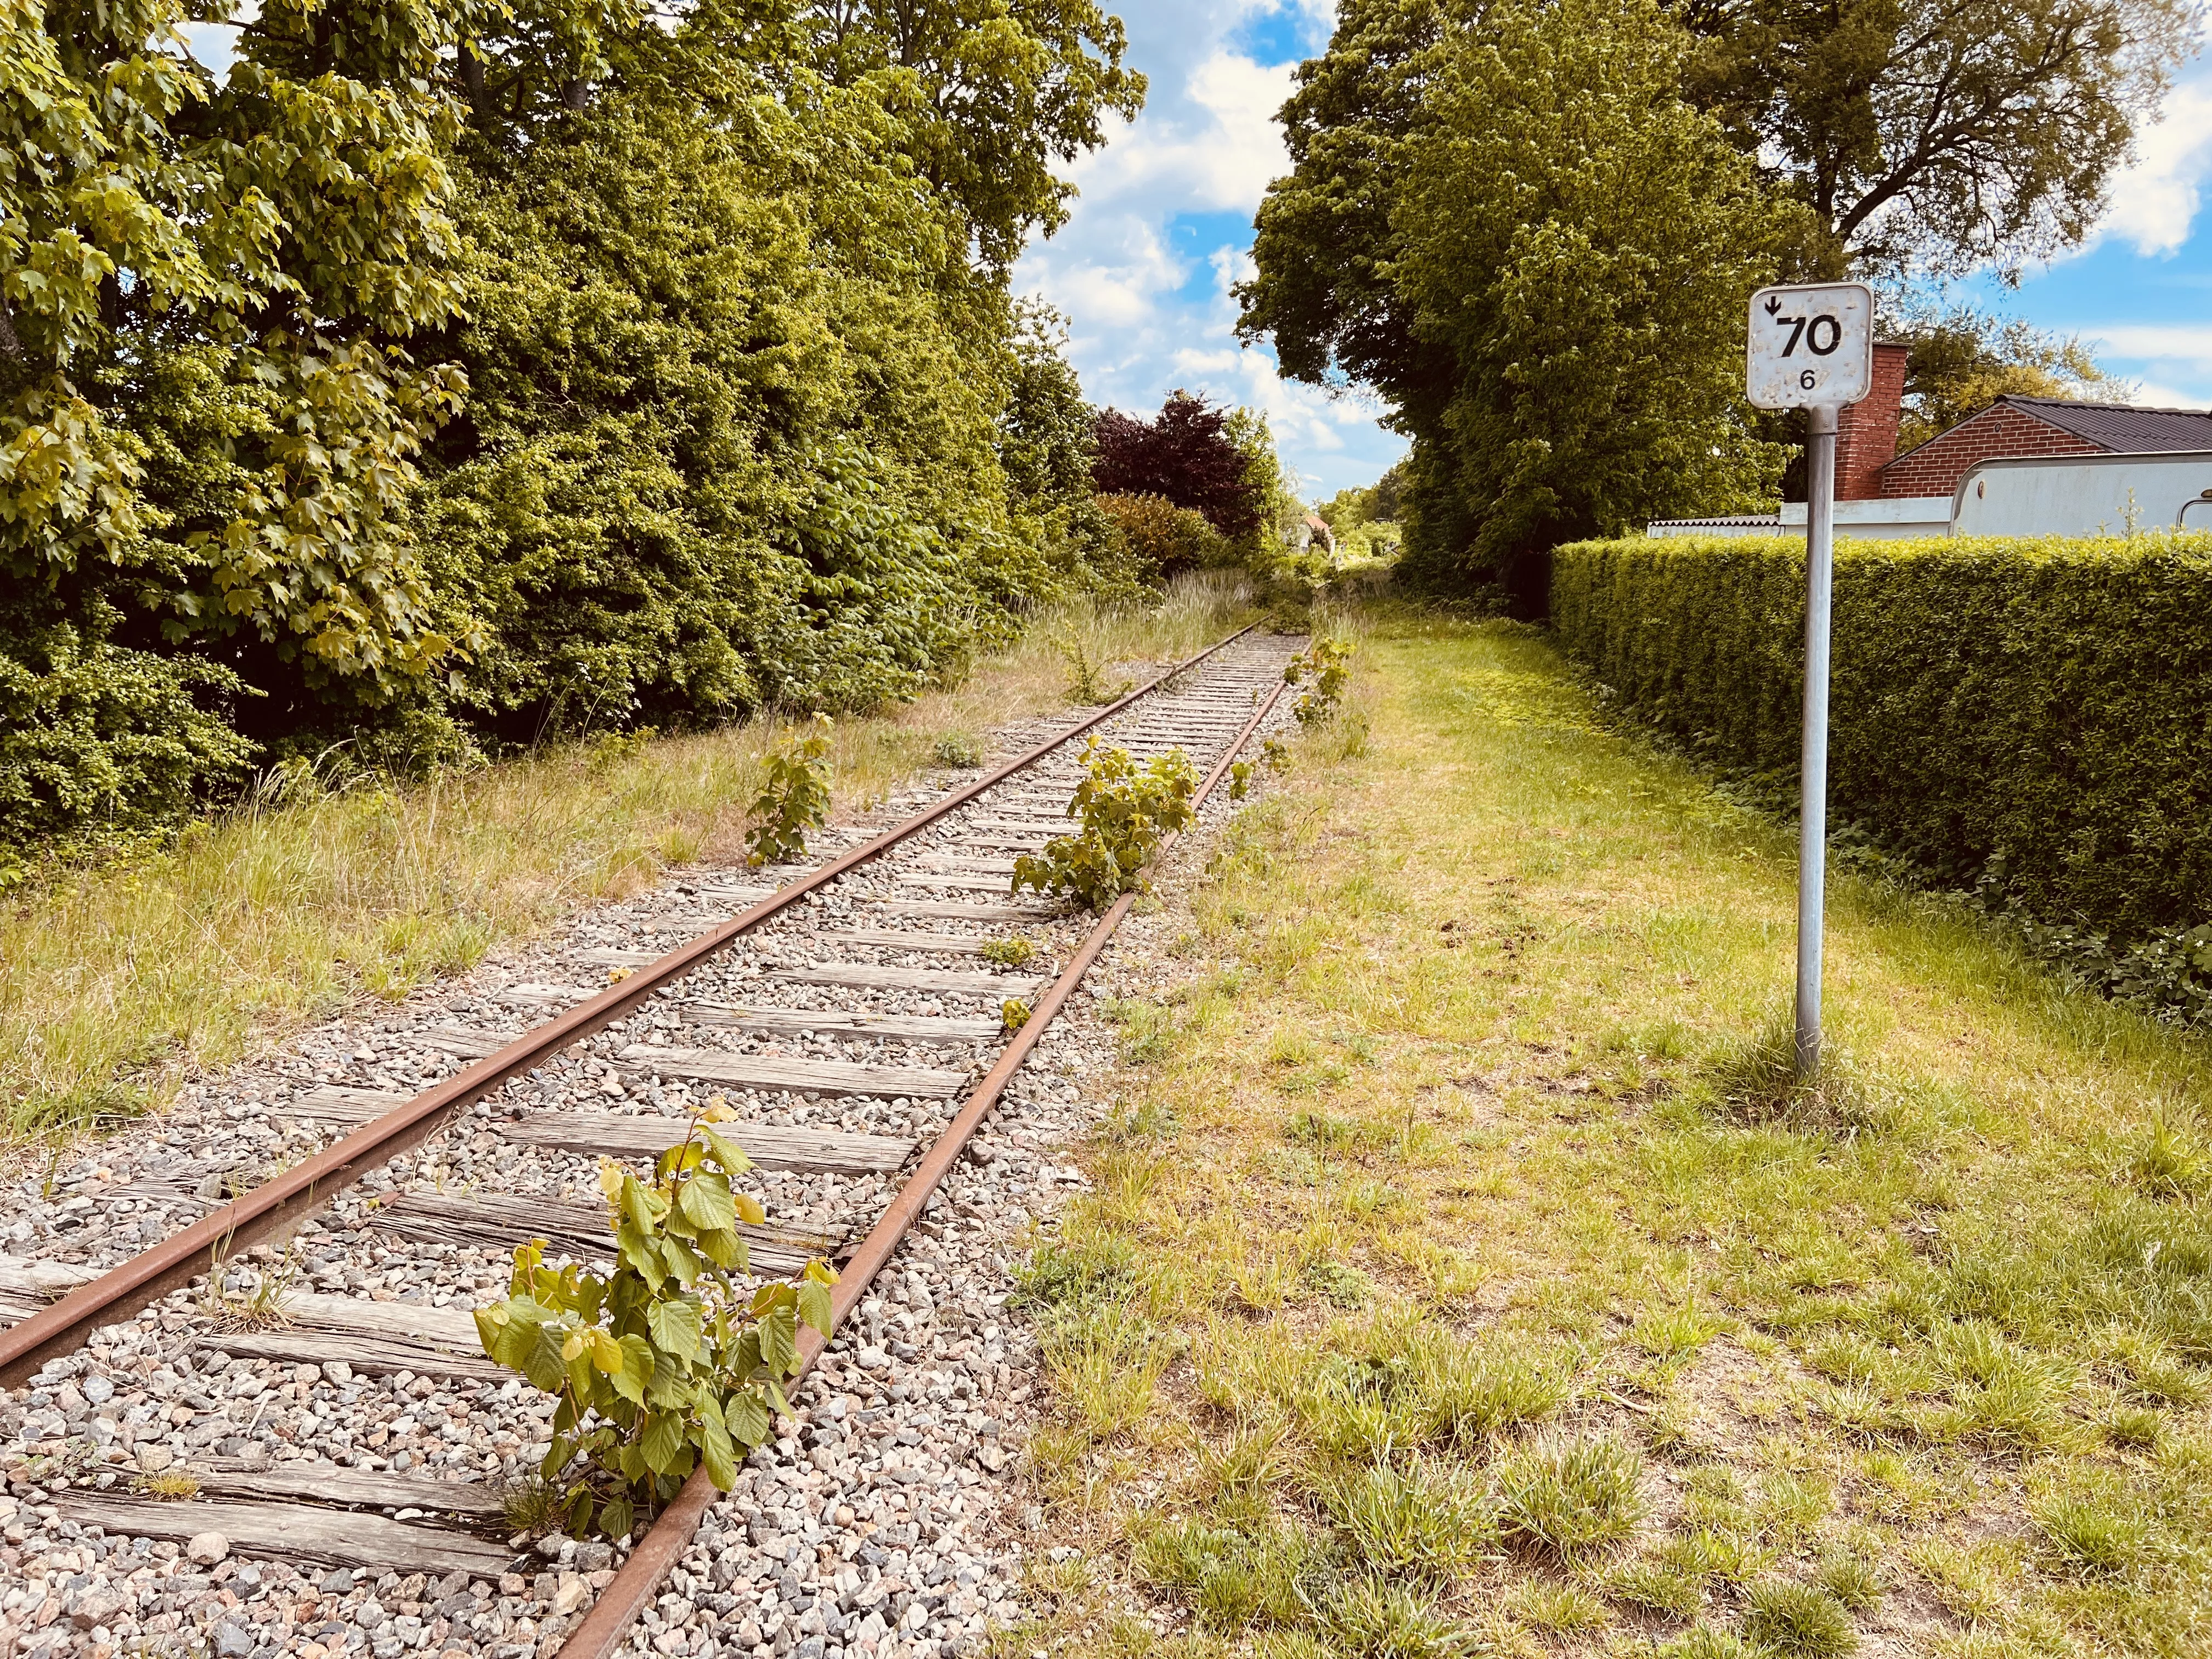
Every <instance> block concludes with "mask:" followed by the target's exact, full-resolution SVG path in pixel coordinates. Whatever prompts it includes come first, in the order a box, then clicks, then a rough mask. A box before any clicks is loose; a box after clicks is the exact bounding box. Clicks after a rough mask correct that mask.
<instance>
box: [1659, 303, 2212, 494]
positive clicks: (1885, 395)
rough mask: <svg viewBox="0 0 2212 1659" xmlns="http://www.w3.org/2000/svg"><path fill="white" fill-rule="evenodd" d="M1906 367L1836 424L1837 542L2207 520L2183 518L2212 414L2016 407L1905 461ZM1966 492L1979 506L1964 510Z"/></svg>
mask: <svg viewBox="0 0 2212 1659" xmlns="http://www.w3.org/2000/svg"><path fill="white" fill-rule="evenodd" d="M1909 353H1910V348H1908V347H1905V346H1902V345H1895V344H1890V343H1879V344H1877V345H1876V346H1875V349H1874V356H1875V362H1874V386H1873V390H1872V391H1871V392H1869V393H1868V395H1867V397H1866V399H1865V401H1863V402H1862V403H1857V404H1850V405H1849V406H1848V407H1846V408H1845V409H1844V410H1843V412H1842V415H1841V416H1840V418H1839V419H1838V422H1837V429H1836V533H1837V534H1838V535H1839V536H1860V537H1878V538H1896V537H1903V536H1948V535H1951V534H1954V533H1960V534H2006V535H2035V534H2065V535H2081V534H2087V533H2093V532H2095V531H2097V530H2098V529H2099V528H2100V527H2103V528H2109V529H2112V530H2114V531H2118V530H2119V529H2121V528H2122V527H2123V524H2124V522H2125V523H2138V524H2140V525H2142V526H2143V527H2145V528H2150V527H2153V526H2160V525H2167V526H2170V525H2173V524H2176V523H2180V522H2187V523H2190V524H2195V523H2197V522H2199V521H2200V520H2203V517H2204V513H2203V511H2202V510H2201V509H2200V511H2199V513H2197V514H2196V515H2194V516H2193V517H2185V514H2186V513H2187V504H2188V503H2189V502H2191V501H2192V500H2194V499H2199V498H2200V495H2199V492H2200V491H2201V490H2212V412H2207V411H2205V410H2194V409H2138V408H2136V406H2135V405H2134V404H2087V403H2070V402H2068V401H2067V400H2065V399H2063V398H2024V397H2016V396H2013V395H2010V394H2008V395H2006V396H2004V397H2002V398H1998V399H1997V400H1996V402H1995V403H1993V404H1990V406H1989V407H1988V408H1987V409H1984V410H1982V411H1981V412H1980V413H1979V414H1977V415H1972V416H1968V417H1967V418H1966V419H1965V420H1963V421H1961V422H1959V424H1958V425H1956V426H1954V427H1953V428H1950V429H1949V430H1948V431H1946V432H1942V433H1938V434H1937V435H1936V436H1935V437H1933V438H1930V439H1929V441H1927V442H1926V443H1924V444H1920V445H1917V446H1916V447H1913V448H1911V449H1908V450H1906V451H1905V453H1903V454H1902V455H1900V454H1899V453H1897V433H1898V426H1899V422H1900V420H1901V419H1902V418H1903V415H1904V402H1905V359H1906V357H1907V356H1908V355H1909ZM1999 463H2002V465H1996V464H1999ZM1970 482H1971V483H1972V484H1973V486H1974V488H1975V489H1976V495H1975V497H1974V500H1975V502H1976V505H1975V507H1973V508H1972V509H1967V508H1966V507H1964V498H1965V495H1966V489H1967V486H1968V484H1969V483H1970ZM1993 483H1994V484H1995V485H1996V489H1997V492H1998V494H1997V505H1996V507H1989V506H1987V505H1986V503H1988V502H1989V501H1990V489H1991V485H1992V484H1993ZM2169 498H2171V499H2169ZM2201 499H2203V500H2206V501H2212V495H2204V496H2202V497H2201ZM1999 520H2002V522H2003V525H2004V527H2002V528H2000V527H1999V524H1998V521H1999ZM2015 520H2024V521H2025V522H2027V523H2032V524H2034V525H2036V526H2039V528H2034V529H2028V528H2019V527H2015V525H2014V521H2015ZM1804 527H1805V503H1804V502H1802V501H1784V503H1783V504H1782V507H1781V510H1780V511H1779V512H1778V513H1773V514H1771V515H1769V514H1765V513H1761V514H1756V515H1746V516H1740V517H1729V518H1713V519H1668V520H1658V521H1657V522H1655V523H1654V524H1653V525H1652V526H1650V533H1651V534H1652V535H1654V536H1728V535H1735V536H1771V535H1774V534H1777V533H1778V532H1779V533H1787V532H1790V531H1796V532H1801V533H1802V531H1803V530H1804Z"/></svg>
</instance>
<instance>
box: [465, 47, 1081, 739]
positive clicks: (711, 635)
mask: <svg viewBox="0 0 2212 1659" xmlns="http://www.w3.org/2000/svg"><path fill="white" fill-rule="evenodd" d="M596 51H597V52H598V53H599V57H600V59H601V61H602V62H603V63H604V64H605V73H604V74H603V75H602V76H600V77H599V79H597V80H596V81H594V82H592V83H591V85H590V87H589V88H587V91H586V95H585V96H583V97H582V98H581V99H580V100H578V101H579V102H580V105H581V106H580V107H571V106H570V103H569V100H567V99H566V98H565V96H562V95H558V94H557V92H549V94H548V98H547V100H546V108H545V111H544V115H543V118H542V120H540V121H539V122H538V125H536V126H535V127H534V128H533V130H532V131H530V132H529V133H528V134H526V135H520V136H518V137H515V138H514V139H513V141H512V142H509V141H507V139H506V138H504V137H502V136H501V134H499V133H498V132H495V133H493V134H491V135H489V136H488V137H486V139H485V141H483V142H478V143H472V144H471V147H470V148H469V149H468V151H467V155H466V159H465V162H464V163H463V164H462V165H464V166H465V167H466V177H467V179H468V181H469V187H468V189H467V190H466V191H465V192H464V199H465V207H464V209H463V213H464V220H463V228H464V230H465V234H466V240H467V241H468V244H469V246H470V247H471V250H472V254H471V268H470V273H469V274H470V280H471V287H472V289H473V290H474V292H475V293H476V295H477V301H476V304H475V306H474V307H473V311H472V314H471V316H470V317H469V318H468V319H467V320H466V321H465V323H464V324H462V325H459V326H458V327H457V328H456V329H455V330H454V331H453V335H452V337H451V348H450V349H452V350H453V353H454V355H455V356H456V357H457V358H458V359H459V361H460V362H462V363H463V364H464V365H465V367H466V368H467V370H468V372H469V374H470V376H471V382H472V385H473V386H474V391H473V393H472V396H471V403H470V406H469V409H468V411H467V414H466V416H465V418H464V419H462V420H460V421H459V422H455V423H454V424H453V427H452V428H449V429H448V431H447V433H446V434H444V435H442V437H441V440H440V441H439V444H438V446H437V449H436V452H435V457H434V460H433V470H434V472H435V478H434V481H433V483H432V486H431V488H430V489H429V491H428V495H427V499H426V502H425V507H424V514H425V521H426V522H425V539H426V541H428V543H430V544H432V545H434V546H435V548H436V549H437V550H438V554H437V566H436V571H437V576H438V581H439V586H440V590H441V595H442V598H443V602H444V603H445V604H446V605H447V607H448V608H449V610H450V611H451V612H452V614H453V616H454V617H455V618H456V623H457V625H459V623H465V622H474V623H477V624H479V625H480V626H481V627H482V628H483V629H484V631H485V632H486V634H487V635H488V636H489V639H490V640H491V641H492V644H491V646H490V647H489V648H488V649H486V650H484V651H483V652H481V653H476V656H475V659H474V660H473V661H472V662H471V664H470V665H467V667H466V668H465V670H464V671H461V672H459V674H458V675H457V676H456V677H455V678H454V680H453V688H452V690H451V691H450V693H449V695H450V696H451V697H452V698H453V705H454V707H455V708H457V709H458V710H459V712H460V713H462V714H464V715H465V716H466V717H467V718H469V719H470V720H473V721H476V722H479V723H481V724H483V725H486V726H489V729H490V730H491V731H493V732H495V733H496V734H498V735H500V736H501V737H503V738H508V739H512V740H526V739H528V738H531V737H532V736H533V735H534V734H536V733H538V732H540V731H542V730H544V729H546V727H547V726H548V724H549V722H550V725H551V726H553V727H554V728H555V729H559V728H561V727H563V726H574V725H578V724H581V723H586V722H590V723H597V724H615V725H623V724H629V723H632V722H650V723H653V724H655V725H659V726H683V725H690V724H696V723H699V722H702V721H707V720H716V719H724V718H728V717H730V716H732V715H735V714H740V713H743V712H744V711H747V710H750V709H752V708H759V707H761V706H763V704H766V703H770V702H781V703H788V704H795V705H799V706H820V707H853V706H865V705H866V704H869V703H872V702H879V701H882V700H884V699H886V698H895V697H898V696H907V695H910V694H911V693H913V692H914V691H915V690H917V689H918V688H919V687H920V686H921V685H922V684H925V683H926V682H927V680H928V679H929V678H931V677H932V676H933V675H936V674H938V673H940V672H943V671H945V670H947V669H948V668H950V667H951V666H953V665H956V664H957V662H958V661H959V659H961V657H962V656H963V654H964V653H967V652H969V651H971V650H973V649H975V648H977V647H980V646H982V645H987V644H988V643H989V642H990V641H993V640H994V639H995V638H999V637H1001V636H1003V635H1004V634H1005V633H1006V631H1007V630H1008V629H1010V627H1011V626H1012V616H1013V614H1014V611H1015V609H1016V608H1017V607H1018V605H1021V604H1022V603H1024V601H1025V600H1026V599H1028V598H1029V597H1030V596H1031V595H1033V594H1035V593H1036V592H1039V591H1041V590H1042V589H1044V588H1046V587H1048V586H1049V585H1050V582H1051V580H1052V578H1051V575H1050V573H1049V572H1048V569H1047V568H1046V566H1045V564H1044V562H1043V559H1042V555H1041V553H1040V552H1039V550H1038V546H1037V541H1038V535H1037V526H1036V523H1035V522H1034V520H1032V521H1031V522H1030V523H1028V524H1027V525H1025V526H1024V525H1018V523H1017V512H1016V503H1015V502H1014V501H1012V499H1011V497H1010V491H1009V489H1008V485H1007V482H1006V472H1005V470H1004V468H1003V467H1002V465H1001V464H1000V456H999V446H1000V441H1001V438H1002V433H1001V431H1000V424H999V422H1000V415H1001V413H1002V411H1003V410H1005V409H1006V404H1007V402H1008V398H1009V383H1010V381H1011V380H1012V378H1013V376H1014V374H1015V371H1016V367H1017V362H1016V353H1015V352H1014V350H1013V348H1012V344H1011V339H1012V333H1013V328H1014V321H1013V317H1012V308H1011V307H1010V306H1009V305H1008V303H1007V301H1006V296H1005V293H1004V290H1003V288H1002V286H1001V285H1000V284H999V283H997V282H996V281H995V280H994V279H992V278H991V277H990V276H987V274H982V273H978V272H976V271H975V270H973V269H972V268H971V267H970V264H969V260H968V257H967V255H968V248H967V240H966V235H965V227H964V224H963V220H962V217H961V216H960V213H959V211H958V210H957V206H956V205H955V204H951V203H950V202H948V201H946V200H945V198H944V197H942V196H941V195H939V193H938V192H936V191H933V190H931V189H929V188H927V186H926V185H922V184H921V182H920V181H919V180H917V179H916V178H915V174H914V171H913V167H912V164H911V161H910V158H909V157H908V154H907V139H908V132H907V130H906V127H905V124H904V122H903V120H902V118H901V117H900V116H899V115H898V114H897V113H896V112H893V111H890V110H886V109H885V108H884V106H882V104H881V103H880V102H879V101H878V100H876V99H874V98H873V97H872V96H871V95H869V94H868V93H867V91H866V90H865V89H848V88H841V87H836V86H834V85H830V84H829V83H826V82H823V81H821V80H820V79H819V78H818V77H817V76H814V75H813V74H812V73H811V71H810V70H805V69H804V68H792V67H787V68H785V69H783V70H781V71H771V70H768V69H764V68H763V67H762V66H761V65H759V64H757V62H755V61H754V57H755V53H756V52H757V37H756V35H755V34H754V33H753V31H752V28H751V26H750V21H749V20H747V19H745V18H744V17H742V16H738V15H734V14H732V13H729V12H726V11H723V10H721V9H717V8H715V7H714V6H701V7H699V8H696V9H694V10H693V11H692V12H691V13H690V15H689V16H687V18H686V19H685V20H684V21H683V22H682V23H681V24H680V25H679V26H678V27H675V28H673V29H671V30H664V29H662V28H661V27H659V26H657V25H655V24H653V23H652V22H650V21H642V20H640V21H635V22H634V23H633V24H631V25H629V26H627V27H622V28H613V27H610V28H608V29H606V30H605V31H604V32H603V33H601V34H600V35H599V39H598V44H597V46H596ZM486 56H487V59H488V61H489V63H490V64H492V65H493V66H495V68H496V66H497V65H499V64H501V63H503V62H505V61H506V59H507V51H506V49H504V48H502V47H501V46H498V45H497V44H496V43H494V42H487V43H486ZM489 79H491V81H492V82H493V83H494V84H495V85H496V84H498V82H497V77H496V75H494V76H490V77H489ZM559 82H560V77H558V76H548V77H547V78H546V81H545V85H546V86H547V87H548V88H557V86H558V84H559ZM523 137H526V142H523V141H522V138H523ZM1040 484H1041V487H1042V484H1043V480H1042V479H1041V480H1040ZM1018 532H1025V533H1018Z"/></svg>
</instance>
